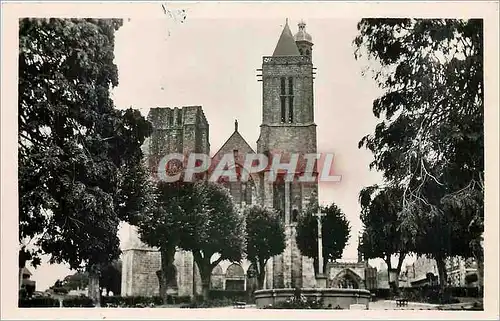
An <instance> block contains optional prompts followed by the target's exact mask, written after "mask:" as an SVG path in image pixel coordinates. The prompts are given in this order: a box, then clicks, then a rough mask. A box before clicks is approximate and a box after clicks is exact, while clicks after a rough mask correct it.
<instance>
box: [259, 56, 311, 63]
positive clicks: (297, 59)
mask: <svg viewBox="0 0 500 321" xmlns="http://www.w3.org/2000/svg"><path fill="white" fill-rule="evenodd" d="M262 62H263V64H264V65H288V64H311V57H308V56H276V57H274V56H272V57H264V58H263V60H262Z"/></svg>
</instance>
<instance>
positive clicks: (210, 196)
mask: <svg viewBox="0 0 500 321" xmlns="http://www.w3.org/2000/svg"><path fill="white" fill-rule="evenodd" d="M188 204H189V206H190V207H191V209H190V210H189V211H186V218H185V222H186V225H185V229H184V231H183V232H182V233H181V239H180V247H181V248H183V249H185V250H188V251H192V252H193V256H194V260H195V262H196V265H197V266H198V269H199V271H200V276H201V282H202V289H203V298H204V300H207V299H208V298H209V290H210V279H211V275H212V270H213V269H214V268H215V267H216V266H217V265H218V264H219V263H220V262H221V261H223V260H229V261H233V262H239V261H241V259H242V255H243V253H244V251H245V249H244V248H245V226H244V223H245V221H244V217H243V215H242V213H240V212H239V211H238V210H237V209H236V207H235V205H234V203H233V200H232V197H231V194H229V191H228V190H227V189H226V188H224V187H223V186H221V185H219V184H217V183H213V182H203V181H202V182H197V183H195V184H194V188H193V193H192V194H191V195H190V196H189V197H188ZM213 259H215V260H213Z"/></svg>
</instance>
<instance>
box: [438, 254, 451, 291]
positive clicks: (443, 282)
mask: <svg viewBox="0 0 500 321" xmlns="http://www.w3.org/2000/svg"><path fill="white" fill-rule="evenodd" d="M444 260H445V258H444V257H442V256H438V257H436V265H437V268H438V273H439V290H440V292H441V293H444V290H445V289H446V286H447V284H448V274H447V273H446V263H445V261H444Z"/></svg>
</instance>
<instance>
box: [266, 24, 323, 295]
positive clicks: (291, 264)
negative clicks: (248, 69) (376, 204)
mask: <svg viewBox="0 0 500 321" xmlns="http://www.w3.org/2000/svg"><path fill="white" fill-rule="evenodd" d="M300 26H304V27H305V24H300ZM297 39H298V40H297ZM311 47H312V38H311V36H310V35H308V34H307V33H305V30H304V28H302V29H300V28H299V33H297V35H296V36H295V37H294V35H293V34H292V31H291V30H290V27H289V25H288V19H287V20H286V23H285V25H284V27H283V30H282V32H281V35H280V37H279V39H278V43H277V44H276V48H275V49H274V52H273V55H272V56H265V57H263V61H262V69H259V70H260V71H262V124H261V126H260V127H261V130H260V136H259V139H258V141H257V151H258V153H262V154H266V155H268V156H269V160H270V162H271V159H272V158H274V157H276V156H277V155H281V156H280V157H281V161H280V162H281V163H289V160H290V158H289V157H290V156H289V155H291V154H299V155H304V154H312V153H316V152H317V146H316V124H315V123H314V98H313V75H314V68H313V64H312V60H311V50H310V49H311ZM301 49H302V53H301ZM307 50H309V51H307ZM308 53H309V54H308ZM293 170H294V171H295V173H294V174H295V178H294V180H293V181H286V180H284V179H283V178H282V179H280V178H279V176H278V179H277V180H274V181H273V179H272V177H274V175H275V174H276V173H271V172H270V170H268V171H265V172H264V173H263V174H262V177H261V186H262V191H261V195H263V198H262V199H263V202H264V205H266V206H270V207H273V208H274V209H275V210H276V211H278V212H279V213H280V214H281V217H282V220H283V223H284V225H285V233H286V238H287V240H286V249H285V251H284V252H283V254H281V255H278V256H276V257H275V258H273V262H272V267H271V268H270V269H271V270H272V273H271V272H270V274H271V275H272V282H268V285H267V287H272V288H283V287H296V286H298V287H305V286H312V285H313V284H311V282H314V281H311V278H312V280H314V272H313V270H312V264H311V265H310V266H309V263H308V261H307V259H306V258H304V257H302V255H301V253H300V251H299V250H298V248H297V245H296V242H295V230H296V224H297V220H298V218H299V215H300V213H301V211H302V209H304V208H305V206H306V205H307V203H308V201H309V198H310V196H311V193H312V192H315V193H317V182H300V181H298V179H297V178H298V176H299V175H298V174H299V173H298V172H297V170H296V168H294V169H293ZM304 264H306V265H307V267H305V266H304ZM311 273H312V275H311ZM269 277H271V276H269ZM269 277H268V280H269ZM306 279H307V280H306Z"/></svg>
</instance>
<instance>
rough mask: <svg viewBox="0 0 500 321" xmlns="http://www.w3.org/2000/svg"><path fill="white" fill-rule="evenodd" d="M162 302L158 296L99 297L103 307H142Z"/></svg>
mask: <svg viewBox="0 0 500 321" xmlns="http://www.w3.org/2000/svg"><path fill="white" fill-rule="evenodd" d="M162 304H163V301H162V299H161V297H159V296H153V297H146V296H104V297H102V299H101V305H102V306H103V307H121V308H144V307H151V306H155V305H162Z"/></svg>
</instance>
